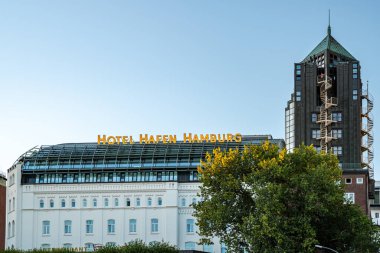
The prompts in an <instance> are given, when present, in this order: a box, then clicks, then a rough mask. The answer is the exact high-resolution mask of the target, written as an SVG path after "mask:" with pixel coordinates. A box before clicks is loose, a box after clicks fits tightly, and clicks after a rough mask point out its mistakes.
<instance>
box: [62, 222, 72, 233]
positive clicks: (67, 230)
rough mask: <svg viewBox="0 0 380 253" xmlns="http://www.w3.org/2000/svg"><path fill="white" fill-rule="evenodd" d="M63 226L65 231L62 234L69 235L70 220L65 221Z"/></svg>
mask: <svg viewBox="0 0 380 253" xmlns="http://www.w3.org/2000/svg"><path fill="white" fill-rule="evenodd" d="M64 224H65V226H64V228H65V230H64V232H65V234H71V220H65V223H64Z"/></svg>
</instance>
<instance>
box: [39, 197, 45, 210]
mask: <svg viewBox="0 0 380 253" xmlns="http://www.w3.org/2000/svg"><path fill="white" fill-rule="evenodd" d="M44 206H45V203H44V200H43V199H40V208H44Z"/></svg>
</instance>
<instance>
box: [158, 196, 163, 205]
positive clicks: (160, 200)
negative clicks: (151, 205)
mask: <svg viewBox="0 0 380 253" xmlns="http://www.w3.org/2000/svg"><path fill="white" fill-rule="evenodd" d="M157 205H158V206H162V198H161V197H158V199H157Z"/></svg>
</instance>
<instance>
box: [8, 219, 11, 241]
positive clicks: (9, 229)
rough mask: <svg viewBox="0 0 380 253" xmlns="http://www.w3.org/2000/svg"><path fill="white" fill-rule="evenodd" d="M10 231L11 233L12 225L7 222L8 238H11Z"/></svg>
mask: <svg viewBox="0 0 380 253" xmlns="http://www.w3.org/2000/svg"><path fill="white" fill-rule="evenodd" d="M11 231H12V225H11V223H10V222H8V238H9V237H11V236H12V233H11Z"/></svg>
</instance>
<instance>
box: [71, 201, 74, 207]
mask: <svg viewBox="0 0 380 253" xmlns="http://www.w3.org/2000/svg"><path fill="white" fill-rule="evenodd" d="M71 207H75V199H72V200H71Z"/></svg>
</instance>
